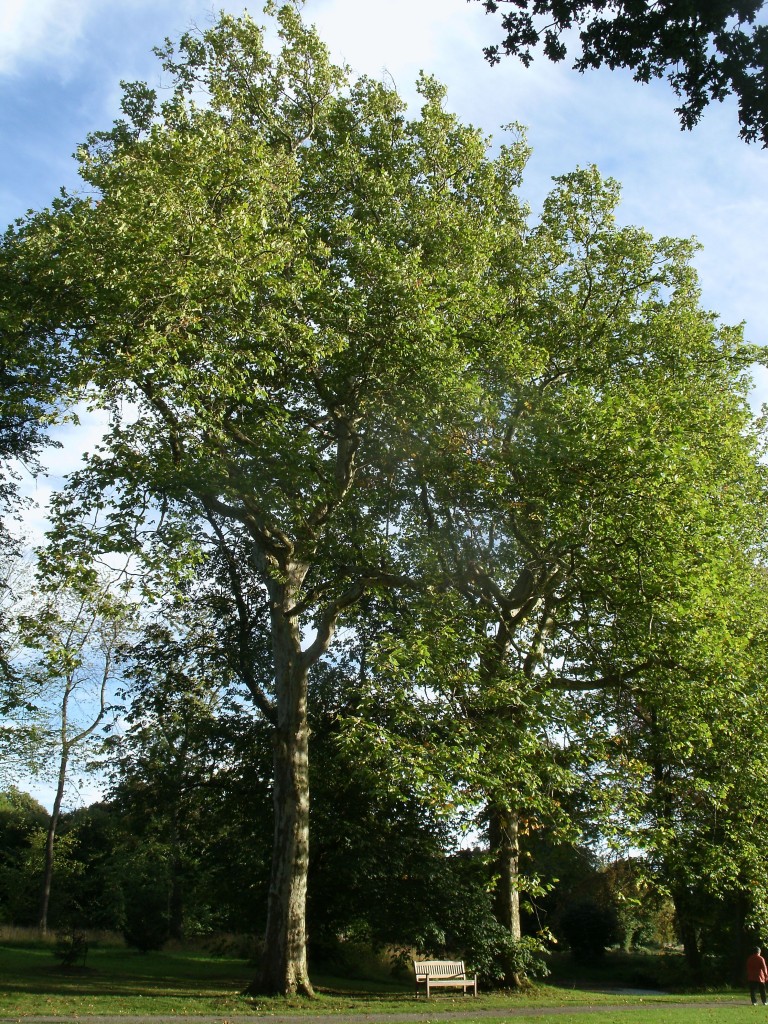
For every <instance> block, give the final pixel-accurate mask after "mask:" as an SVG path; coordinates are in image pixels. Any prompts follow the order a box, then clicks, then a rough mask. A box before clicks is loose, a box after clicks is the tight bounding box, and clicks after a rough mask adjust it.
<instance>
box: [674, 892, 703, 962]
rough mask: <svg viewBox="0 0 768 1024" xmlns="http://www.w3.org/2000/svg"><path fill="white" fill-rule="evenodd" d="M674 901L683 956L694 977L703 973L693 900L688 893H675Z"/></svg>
mask: <svg viewBox="0 0 768 1024" xmlns="http://www.w3.org/2000/svg"><path fill="white" fill-rule="evenodd" d="M672 902H673V904H674V907H675V915H676V917H677V928H678V931H679V933H680V941H681V942H682V944H683V956H684V957H685V962H686V964H687V965H688V967H689V969H690V970H691V972H692V973H693V975H694V977H696V978H698V977H699V976H700V975H701V950H700V949H699V937H698V930H697V928H696V922H695V919H694V916H693V914H692V907H691V900H690V897H689V896H688V895H687V894H686V893H681V892H677V893H673V894H672Z"/></svg>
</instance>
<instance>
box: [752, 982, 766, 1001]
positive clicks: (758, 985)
mask: <svg viewBox="0 0 768 1024" xmlns="http://www.w3.org/2000/svg"><path fill="white" fill-rule="evenodd" d="M758 992H759V993H760V999H761V1000H762V1003H763V1006H765V982H764V981H750V983H749V998H750V999H751V1000H752V1005H753V1006H754V1005H755V1004H756V1003H757V993H758Z"/></svg>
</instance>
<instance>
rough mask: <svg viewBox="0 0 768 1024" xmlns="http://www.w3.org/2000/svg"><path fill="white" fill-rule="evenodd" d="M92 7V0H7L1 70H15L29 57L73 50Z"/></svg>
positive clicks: (2, 13) (1, 21)
mask: <svg viewBox="0 0 768 1024" xmlns="http://www.w3.org/2000/svg"><path fill="white" fill-rule="evenodd" d="M92 7H93V0H4V3H3V4H2V6H0V74H5V75H11V74H15V73H17V72H18V71H19V70H20V68H21V67H22V65H24V64H26V63H27V62H30V61H46V62H51V61H52V60H54V59H62V58H64V57H66V56H68V55H69V54H71V53H72V52H73V51H74V49H75V46H76V43H77V40H78V38H79V36H80V35H81V33H82V30H83V25H84V23H85V21H86V19H87V17H88V15H89V14H90V12H91V9H92Z"/></svg>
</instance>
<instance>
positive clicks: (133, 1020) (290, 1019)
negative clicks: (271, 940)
mask: <svg viewBox="0 0 768 1024" xmlns="http://www.w3.org/2000/svg"><path fill="white" fill-rule="evenodd" d="M745 1005H748V1004H747V1000H746V999H744V1000H742V1001H739V1000H734V1001H733V1002H722V1001H719V1002H714V1001H713V1002H706V1003H704V1002H699V1001H696V1002H695V1003H694V1002H680V1003H668V1002H664V1003H659V1002H652V1003H650V1002H649V1003H617V1004H615V1005H612V1004H609V1003H595V1004H594V1005H592V1006H583V1005H579V1006H516V1007H509V1008H508V1009H503V1008H501V1007H498V1008H493V1009H485V1010H481V1009H478V1010H472V1009H471V1008H470V1007H467V1009H466V1010H448V1011H445V1012H441V1011H440V1010H437V1011H433V1012H431V1013H429V1012H426V1011H425V1012H423V1013H334V1014H304V1015H302V1016H299V1015H295V1016H289V1015H278V1014H260V1015H259V1014H233V1015H232V1016H228V1015H224V1016H218V1017H215V1016H210V1015H208V1016H197V1015H191V1014H190V1015H187V1014H159V1015H157V1016H144V1017H131V1016H122V1015H121V1016H104V1015H102V1016H99V1015H96V1014H94V1015H91V1014H74V1015H70V1016H67V1015H62V1016H47V1017H46V1016H45V1015H41V1016H31V1015H30V1016H26V1015H25V1016H23V1017H0V1024H19V1021H21V1022H22V1024H179V1021H182V1020H183V1021H185V1022H186V1024H426V1022H429V1024H437V1022H439V1021H443V1020H445V1021H453V1020H470V1019H471V1020H477V1019H479V1018H483V1017H487V1018H489V1019H493V1018H494V1017H496V1018H499V1017H503V1018H510V1017H519V1018H525V1017H532V1018H536V1017H547V1016H559V1015H560V1014H567V1013H570V1014H573V1015H576V1014H582V1013H609V1012H611V1013H618V1012H622V1011H626V1012H629V1011H631V1010H641V1011H642V1010H658V1009H659V1008H660V1006H663V1007H665V1008H668V1009H671V1010H681V1009H691V1007H693V1006H697V1007H699V1006H700V1007H706V1008H712V1009H732V1008H736V1007H740V1006H745Z"/></svg>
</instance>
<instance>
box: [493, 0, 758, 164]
mask: <svg viewBox="0 0 768 1024" xmlns="http://www.w3.org/2000/svg"><path fill="white" fill-rule="evenodd" d="M478 2H480V3H482V4H483V6H484V7H485V9H486V11H487V12H488V13H489V14H496V13H497V12H498V11H499V10H501V9H503V10H504V13H503V14H502V17H501V27H502V31H503V32H504V37H503V39H502V41H501V43H494V44H492V45H491V46H488V47H486V48H485V54H486V57H487V58H488V60H489V61H490V63H491V64H496V63H498V61H499V60H500V59H501V53H502V52H503V53H506V54H511V55H514V56H517V57H519V58H520V60H521V61H522V62H523V64H525V65H526V67H527V66H528V65H529V64H530V63H531V61H532V60H533V51H534V49H535V48H536V47H537V46H539V45H541V47H542V49H543V51H544V54H545V56H547V57H548V58H549V59H550V60H552V61H561V60H564V59H565V57H566V55H567V52H568V47H569V46H570V45H571V44H572V43H575V42H576V39H578V44H577V45H580V47H581V49H580V52H579V53H578V56H577V58H576V61H575V63H574V65H573V67H574V69H575V70H577V71H586V70H588V69H589V68H599V67H601V66H602V65H603V64H605V65H606V66H607V67H609V68H611V69H614V68H628V69H629V70H631V71H632V72H633V73H634V77H635V80H636V81H638V82H645V83H647V82H649V81H650V80H651V79H652V78H661V77H662V76H663V75H665V74H666V75H667V78H668V79H669V82H670V83H671V85H672V88H673V89H674V90H675V92H676V94H677V95H678V96H679V97H681V99H682V100H683V102H682V104H681V106H680V107H678V108H677V113H678V114H679V116H680V123H681V125H682V127H683V128H692V127H693V126H694V125H695V124H697V123H698V121H699V120H700V118H701V116H702V113H703V111H704V108H705V107H706V106H707V104H708V103H710V102H711V101H712V100H719V101H722V100H723V99H724V98H725V97H726V96H728V95H730V94H733V95H735V96H736V98H737V101H738V108H739V121H740V123H741V130H740V135H741V137H742V138H743V139H745V140H746V141H747V142H752V141H759V142H761V143H762V144H763V146H766V145H768V24H766V23H765V20H764V19H762V18H761V11H762V9H763V7H764V6H765V0H726V2H723V3H714V2H712V0H694V2H691V0H662V2H659V3H654V2H651V0H478Z"/></svg>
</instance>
